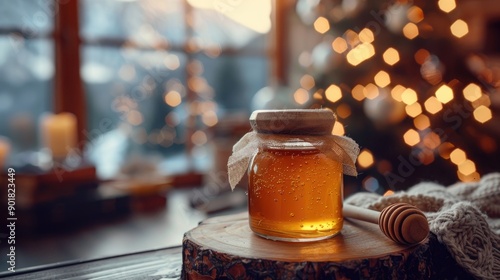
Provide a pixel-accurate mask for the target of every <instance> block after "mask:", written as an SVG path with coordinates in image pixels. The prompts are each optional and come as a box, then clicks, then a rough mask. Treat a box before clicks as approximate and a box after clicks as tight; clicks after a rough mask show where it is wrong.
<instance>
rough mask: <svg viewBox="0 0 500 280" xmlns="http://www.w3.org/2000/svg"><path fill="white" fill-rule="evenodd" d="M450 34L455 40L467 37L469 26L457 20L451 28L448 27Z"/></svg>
mask: <svg viewBox="0 0 500 280" xmlns="http://www.w3.org/2000/svg"><path fill="white" fill-rule="evenodd" d="M450 30H451V34H453V36H455V37H457V38H462V37H463V36H465V35H467V33H469V26H468V25H467V23H466V22H465V21H463V20H461V19H457V20H456V21H455V22H454V23H453V24H452V25H451V26H450Z"/></svg>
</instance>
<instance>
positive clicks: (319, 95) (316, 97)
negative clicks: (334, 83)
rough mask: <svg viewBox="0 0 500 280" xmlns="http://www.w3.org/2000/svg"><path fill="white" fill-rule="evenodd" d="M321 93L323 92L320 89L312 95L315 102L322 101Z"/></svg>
mask: <svg viewBox="0 0 500 280" xmlns="http://www.w3.org/2000/svg"><path fill="white" fill-rule="evenodd" d="M322 92H323V90H322V89H318V90H317V91H315V92H314V93H313V98H314V99H316V100H322V99H323V95H322V94H321V93H322Z"/></svg>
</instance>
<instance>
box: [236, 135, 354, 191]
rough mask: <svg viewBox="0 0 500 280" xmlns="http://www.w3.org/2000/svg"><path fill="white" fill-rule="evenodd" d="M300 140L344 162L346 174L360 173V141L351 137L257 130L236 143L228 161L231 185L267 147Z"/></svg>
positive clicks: (237, 180)
mask: <svg viewBox="0 0 500 280" xmlns="http://www.w3.org/2000/svg"><path fill="white" fill-rule="evenodd" d="M290 139H298V140H301V141H304V142H306V143H310V144H311V145H312V146H313V147H315V148H316V149H318V150H319V151H320V152H322V153H324V154H326V155H327V156H329V157H330V158H332V159H334V160H337V161H339V162H341V163H342V166H343V173H344V174H346V175H350V176H357V175H358V172H357V171H356V165H355V163H356V159H357V157H358V154H359V146H358V144H357V143H356V142H355V141H354V140H352V139H351V138H349V137H346V136H339V135H320V136H315V135H288V134H286V135H285V134H263V133H257V132H255V131H251V132H248V133H247V134H245V135H244V136H243V137H242V138H241V139H240V140H239V141H238V142H237V143H236V144H234V146H233V153H232V155H231V156H230V157H229V160H228V163H227V169H228V176H229V184H230V186H231V189H232V190H234V188H235V187H236V184H238V183H239V181H240V180H241V178H242V177H243V175H244V174H245V172H247V170H248V165H249V164H250V160H251V159H252V158H253V156H255V154H257V152H258V151H259V149H260V148H261V147H264V146H267V147H269V146H272V147H276V148H280V147H285V145H284V144H283V142H284V141H286V140H290Z"/></svg>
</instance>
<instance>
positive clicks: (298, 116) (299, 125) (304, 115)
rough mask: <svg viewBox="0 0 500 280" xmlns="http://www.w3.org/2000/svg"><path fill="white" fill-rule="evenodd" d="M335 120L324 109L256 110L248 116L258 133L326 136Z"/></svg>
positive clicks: (332, 115) (331, 113)
mask: <svg viewBox="0 0 500 280" xmlns="http://www.w3.org/2000/svg"><path fill="white" fill-rule="evenodd" d="M335 120H336V117H335V115H334V114H333V112H332V111H330V110H326V109H287V110H257V111H254V112H253V113H252V115H251V116H250V125H251V126H252V128H253V129H254V130H255V131H257V132H259V133H267V134H292V135H327V134H331V132H332V129H333V125H334V124H335Z"/></svg>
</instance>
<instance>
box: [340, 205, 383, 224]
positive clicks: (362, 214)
mask: <svg viewBox="0 0 500 280" xmlns="http://www.w3.org/2000/svg"><path fill="white" fill-rule="evenodd" d="M342 213H343V214H344V217H346V218H352V219H356V220H361V221H365V222H370V223H373V224H378V219H379V217H380V212H377V211H373V210H370V209H366V208H361V207H357V206H354V205H349V204H344V206H343V209H342Z"/></svg>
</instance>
